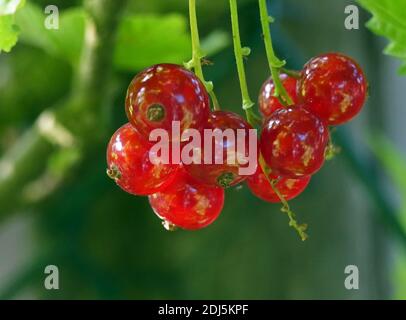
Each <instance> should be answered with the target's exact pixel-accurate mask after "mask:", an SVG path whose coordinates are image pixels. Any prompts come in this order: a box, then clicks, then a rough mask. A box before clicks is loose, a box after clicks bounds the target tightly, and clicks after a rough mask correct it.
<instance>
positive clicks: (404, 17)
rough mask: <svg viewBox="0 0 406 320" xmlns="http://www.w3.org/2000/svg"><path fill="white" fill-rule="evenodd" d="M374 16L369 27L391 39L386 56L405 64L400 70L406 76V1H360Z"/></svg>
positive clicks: (368, 24)
mask: <svg viewBox="0 0 406 320" xmlns="http://www.w3.org/2000/svg"><path fill="white" fill-rule="evenodd" d="M358 2H359V3H360V4H361V5H362V6H363V7H364V8H365V9H367V10H368V11H370V12H371V13H372V14H373V17H372V19H371V20H369V21H368V23H367V27H368V28H369V29H370V30H371V31H372V32H374V33H376V34H378V35H380V36H384V37H386V38H388V39H389V41H390V44H389V45H388V46H387V47H386V49H385V54H388V55H391V56H394V57H397V58H399V59H400V60H401V61H402V62H403V63H402V66H401V68H400V70H399V72H400V73H401V74H402V75H406V1H395V0H358Z"/></svg>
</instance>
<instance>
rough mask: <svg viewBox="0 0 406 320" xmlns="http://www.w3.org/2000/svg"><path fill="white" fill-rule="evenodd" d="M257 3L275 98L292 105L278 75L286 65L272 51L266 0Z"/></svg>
mask: <svg viewBox="0 0 406 320" xmlns="http://www.w3.org/2000/svg"><path fill="white" fill-rule="evenodd" d="M258 1H259V12H260V17H261V26H262V32H263V36H264V44H265V50H266V56H267V59H268V64H269V69H270V70H271V75H272V79H273V82H274V85H275V94H274V95H275V97H277V98H278V99H279V100H280V101H281V102H282V103H283V104H284V105H285V106H290V105H293V100H292V98H291V97H290V96H289V94H288V92H287V91H286V89H285V87H284V86H283V84H282V82H281V80H280V78H279V75H280V69H281V68H282V67H283V66H284V65H285V64H286V62H285V61H282V60H279V59H278V58H277V57H276V55H275V51H274V49H273V45H272V36H271V31H270V29H269V23H271V22H273V19H272V18H271V17H270V16H269V14H268V9H267V7H266V0H258Z"/></svg>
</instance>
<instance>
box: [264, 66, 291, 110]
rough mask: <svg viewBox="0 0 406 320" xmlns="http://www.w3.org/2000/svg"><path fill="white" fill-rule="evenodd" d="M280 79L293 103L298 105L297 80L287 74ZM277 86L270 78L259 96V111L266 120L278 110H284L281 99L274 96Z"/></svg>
mask: <svg viewBox="0 0 406 320" xmlns="http://www.w3.org/2000/svg"><path fill="white" fill-rule="evenodd" d="M280 79H281V82H282V85H283V86H284V87H285V89H286V91H287V93H288V94H289V96H290V97H291V98H292V100H293V103H295V104H296V103H297V79H295V78H293V77H290V76H288V75H286V74H284V73H283V74H281V75H280ZM274 93H275V86H274V83H273V80H272V77H270V78H269V79H268V80H267V81H266V82H265V83H264V84H263V85H262V88H261V91H260V94H259V99H258V102H259V110H260V111H261V113H262V115H263V116H264V118H267V117H269V116H270V115H271V114H272V113H274V112H275V111H276V110H279V109H281V108H284V105H283V104H281V103H280V101H279V99H278V98H277V97H275V96H274Z"/></svg>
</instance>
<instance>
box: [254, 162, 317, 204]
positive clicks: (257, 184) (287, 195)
mask: <svg viewBox="0 0 406 320" xmlns="http://www.w3.org/2000/svg"><path fill="white" fill-rule="evenodd" d="M269 178H270V179H271V180H275V179H277V181H278V182H277V183H276V184H275V187H276V188H277V189H278V190H279V192H280V193H281V195H282V196H283V197H284V199H285V200H286V201H289V200H291V199H293V198H296V197H297V196H298V195H299V194H301V193H302V192H303V191H304V190H305V189H306V187H307V185H308V184H309V182H310V176H305V177H303V178H298V179H289V178H284V177H280V178H278V177H277V176H275V175H273V174H270V175H269ZM247 185H248V188H249V189H250V190H251V192H252V193H253V194H254V195H255V196H257V197H258V198H260V199H262V200H264V201H267V202H272V203H278V202H281V200H280V199H279V197H278V195H277V194H276V193H275V191H274V190H273V188H272V186H271V185H270V184H269V181H268V179H267V178H266V176H265V174H264V173H263V171H262V169H261V167H260V166H258V167H257V171H256V172H255V174H253V175H252V176H249V177H248V179H247Z"/></svg>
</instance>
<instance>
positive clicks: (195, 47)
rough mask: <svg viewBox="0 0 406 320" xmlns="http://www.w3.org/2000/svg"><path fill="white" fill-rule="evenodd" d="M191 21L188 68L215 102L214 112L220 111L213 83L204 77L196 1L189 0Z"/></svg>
mask: <svg viewBox="0 0 406 320" xmlns="http://www.w3.org/2000/svg"><path fill="white" fill-rule="evenodd" d="M189 20H190V34H191V38H192V60H191V61H189V62H188V63H187V64H186V66H187V67H188V68H189V69H193V70H194V72H195V74H196V76H197V77H198V78H199V79H200V80H201V81H202V83H203V84H204V86H205V87H206V90H207V92H208V93H209V95H210V97H211V100H212V102H213V108H214V110H219V109H220V105H219V102H218V100H217V97H216V95H215V93H214V90H213V83H212V82H211V81H206V80H205V79H204V75H203V69H202V62H201V60H202V59H203V58H204V54H203V52H202V49H201V46H200V37H199V28H198V26H197V15H196V0H189Z"/></svg>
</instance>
